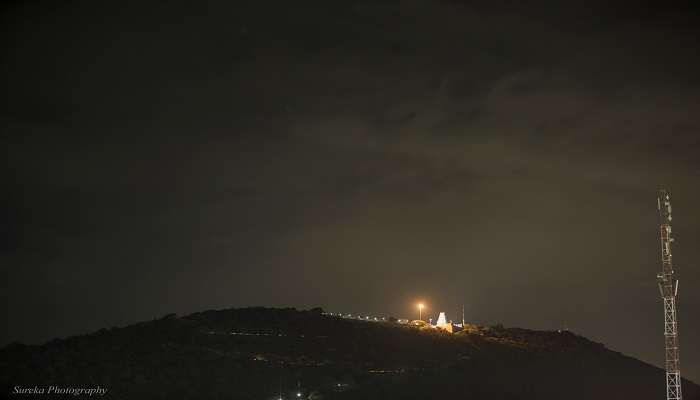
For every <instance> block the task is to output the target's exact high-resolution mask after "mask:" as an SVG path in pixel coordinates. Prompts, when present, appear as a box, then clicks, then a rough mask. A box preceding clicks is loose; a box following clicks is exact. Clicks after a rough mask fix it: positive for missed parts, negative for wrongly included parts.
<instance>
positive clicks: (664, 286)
mask: <svg viewBox="0 0 700 400" xmlns="http://www.w3.org/2000/svg"><path fill="white" fill-rule="evenodd" d="M657 208H658V210H659V219H660V221H659V223H660V228H659V229H660V233H661V273H660V274H658V275H657V278H658V282H659V291H660V292H661V297H662V299H663V302H664V341H665V344H666V400H682V396H681V371H680V364H679V361H678V324H677V322H676V296H677V295H678V279H676V278H675V277H674V272H673V257H672V255H671V243H673V238H672V237H671V220H672V219H673V218H672V217H671V196H669V194H668V192H666V190H663V189H662V190H661V191H660V193H659V197H658V198H657Z"/></svg>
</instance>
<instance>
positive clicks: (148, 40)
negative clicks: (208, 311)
mask: <svg viewBox="0 0 700 400" xmlns="http://www.w3.org/2000/svg"><path fill="white" fill-rule="evenodd" d="M648 4H649V5H646V3H644V4H639V3H634V4H631V3H630V4H624V3H614V4H613V3H610V2H580V3H577V2H567V5H566V6H564V5H562V3H560V2H545V1H543V2H532V3H528V4H525V3H524V2H510V1H503V2H478V3H477V2H461V1H460V2H456V1H444V2H441V1H434V2H430V1H407V2H400V3H399V2H393V1H381V2H374V1H372V2H369V1H367V2H360V1H358V2H343V3H342V4H338V3H337V2H332V3H328V2H302V3H298V2H297V3H289V2H286V3H285V2H235V4H230V3H226V2H220V3H219V2H213V3H208V4H207V5H198V6H196V7H195V6H182V7H179V6H173V5H172V4H165V3H164V4H161V5H159V6H158V5H152V6H144V5H143V4H142V3H129V2H120V3H118V4H113V5H111V6H110V7H106V8H105V6H104V5H97V4H93V3H88V2H85V3H80V2H76V3H70V4H68V3H67V5H64V6H61V7H54V8H48V7H47V5H45V4H42V3H28V4H24V5H18V6H15V7H14V9H12V10H10V11H8V12H6V13H5V14H4V16H3V20H4V21H6V22H7V23H6V24H4V26H6V27H7V35H3V39H2V40H3V45H4V48H5V49H6V57H4V58H3V61H2V64H1V70H2V72H3V76H5V77H6V80H5V82H3V83H4V86H5V87H6V90H4V91H3V92H4V94H5V97H4V99H3V100H4V101H3V110H4V111H3V112H2V115H0V121H2V127H3V134H2V136H1V138H0V140H1V142H0V144H1V145H2V148H3V150H4V154H5V157H4V164H5V166H6V168H4V171H5V172H4V173H3V175H2V176H3V179H4V181H5V182H6V185H5V189H6V194H5V195H3V198H2V199H1V201H2V210H3V213H2V216H3V221H4V223H3V226H2V230H1V231H0V234H1V235H2V236H1V237H2V238H3V245H2V246H1V247H0V250H2V254H1V255H0V257H1V261H2V263H1V265H2V268H1V273H2V280H1V281H2V284H1V286H0V288H1V289H2V290H0V292H1V293H2V295H3V298H2V300H3V302H2V303H3V309H2V313H3V318H4V319H6V320H11V321H15V322H14V323H13V324H10V326H9V328H8V329H6V332H5V333H4V335H3V336H2V339H3V340H5V341H9V340H14V339H21V340H28V341H39V340H46V339H47V338H49V337H53V336H58V335H68V334H75V333H80V332H84V331H86V330H90V329H96V328H99V327H102V326H109V325H116V324H125V323H128V322H133V321H136V320H140V319H145V318H151V317H153V316H156V315H160V314H165V313H168V312H173V311H176V312H180V313H183V312H189V311H197V310H200V309H205V308H217V307H230V306H245V305H251V304H255V305H278V306H297V307H310V306H316V305H321V306H324V307H325V308H327V309H329V310H336V311H348V312H382V313H387V314H395V315H398V316H408V315H410V313H411V312H412V311H413V310H412V308H411V307H412V304H413V303H414V300H415V299H417V298H419V297H421V298H424V299H426V301H428V304H430V306H431V312H436V311H439V310H438V309H437V308H439V309H440V310H442V309H444V310H445V311H447V312H448V313H450V314H452V315H454V314H456V313H458V311H459V310H460V308H461V304H462V303H465V305H466V308H467V316H468V318H469V319H471V320H474V321H476V322H479V323H496V322H503V323H504V324H506V325H520V326H525V327H532V328H541V329H555V328H560V327H562V326H563V325H565V324H566V325H568V326H569V327H570V328H572V329H573V330H575V331H577V332H580V333H582V334H584V335H588V336H591V337H593V338H594V339H596V340H599V341H603V342H605V343H606V344H608V345H609V346H610V347H612V348H614V349H618V350H620V351H623V352H625V353H628V354H630V355H633V356H636V357H640V358H642V359H644V360H648V361H651V362H654V363H656V364H659V363H660V362H661V356H662V350H661V346H662V338H661V335H660V334H659V332H660V327H659V319H660V315H661V310H660V307H661V305H660V301H659V299H657V298H656V296H657V290H656V288H655V285H656V283H655V281H654V279H655V278H654V277H655V275H656V272H657V270H658V268H659V266H658V265H657V264H658V263H657V259H658V255H657V250H656V246H657V245H656V240H657V233H656V215H655V213H656V209H655V201H654V197H655V191H656V189H657V187H659V186H661V185H663V186H666V187H668V188H669V189H670V190H671V193H672V195H673V196H674V197H673V199H674V210H677V214H678V216H677V218H676V219H674V222H675V221H677V224H676V226H675V227H674V231H675V232H677V233H678V242H677V243H678V246H677V253H676V257H675V259H676V260H677V261H678V263H679V264H680V267H679V268H678V270H679V273H680V274H681V280H682V281H683V283H682V284H681V299H680V300H681V308H680V310H681V314H680V321H681V326H682V328H681V329H682V331H681V341H682V343H683V346H684V347H683V353H682V357H683V363H684V364H683V365H684V371H687V374H688V376H689V377H691V378H694V379H695V380H698V379H700V378H698V377H699V376H700V375H699V374H700V367H699V365H700V364H699V363H700V354H698V353H697V351H695V347H697V346H693V345H692V338H693V337H697V336H698V330H700V325H698V323H697V321H694V320H693V318H692V315H693V310H695V309H697V308H698V307H699V306H700V298H698V297H697V295H695V291H693V289H692V288H693V287H694V286H697V285H698V284H700V276H699V275H698V273H697V269H693V268H692V260H694V259H697V258H698V256H700V254H698V252H697V250H696V249H695V247H694V246H692V243H694V241H695V239H696V238H697V237H698V235H699V234H700V232H699V231H698V229H697V228H696V227H697V226H700V224H699V222H700V214H698V213H697V212H696V211H695V210H694V207H693V205H694V204H695V203H697V199H698V197H699V196H700V193H698V190H697V184H696V183H697V179H698V173H699V171H700V169H699V168H698V167H699V166H698V162H697V160H696V159H697V157H696V155H697V154H698V152H699V151H700V142H699V141H698V135H697V132H698V124H699V123H700V122H699V121H698V117H697V116H698V115H700V113H699V111H700V109H699V108H700V101H699V98H698V88H699V84H700V82H698V80H697V74H696V73H695V71H697V69H698V64H699V63H698V61H699V60H698V56H697V51H695V48H696V43H697V42H696V39H697V30H696V29H695V28H694V27H695V26H696V25H695V24H694V22H695V21H697V13H696V10H695V9H694V7H693V6H692V5H689V4H686V5H684V6H682V7H681V6H680V5H678V6H676V5H665V6H663V7H661V6H659V5H656V6H655V8H654V7H652V6H651V3H648ZM433 308H434V309H433ZM28 316H30V317H28ZM684 338H687V339H684ZM685 343H687V345H686V344H685Z"/></svg>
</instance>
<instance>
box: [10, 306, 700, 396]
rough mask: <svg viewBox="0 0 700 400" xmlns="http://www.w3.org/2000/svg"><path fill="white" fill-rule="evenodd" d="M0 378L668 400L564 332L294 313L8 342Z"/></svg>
mask: <svg viewBox="0 0 700 400" xmlns="http://www.w3.org/2000/svg"><path fill="white" fill-rule="evenodd" d="M0 376H1V377H2V378H1V380H0V384H1V385H2V388H1V390H2V391H3V393H5V394H9V396H10V398H20V397H22V396H24V397H25V398H26V395H19V394H17V395H13V390H14V388H15V386H18V387H42V386H48V385H56V386H63V387H91V386H97V385H99V386H100V387H103V388H107V389H108V392H107V393H106V394H105V395H104V396H103V397H98V398H111V399H166V398H167V399H272V398H279V396H280V394H281V395H282V397H283V398H285V399H291V398H304V399H435V398H442V397H447V396H449V397H453V398H473V399H486V398H488V399H613V398H626V399H649V400H651V399H654V400H658V399H661V398H664V396H665V386H664V371H663V370H661V369H659V368H656V367H654V366H651V365H649V364H645V363H643V362H641V361H638V360H636V359H633V358H631V357H627V356H625V355H622V354H620V353H617V352H614V351H611V350H608V349H606V348H605V347H604V346H603V345H602V344H599V343H595V342H592V341H590V340H588V339H586V338H584V337H581V336H578V335H575V334H573V333H571V332H568V331H553V332H549V331H548V332H544V331H531V330H526V329H518V328H503V327H500V326H495V327H482V326H475V325H471V326H469V327H468V329H466V330H465V331H463V332H459V333H456V334H448V333H444V332H441V331H437V330H434V329H430V328H425V327H423V328H420V327H411V326H406V325H402V324H398V323H396V322H367V321H359V320H353V319H346V318H339V317H335V316H329V315H325V314H324V313H322V310H321V309H313V310H309V311H297V310H295V309H291V308H289V309H269V308H244V309H228V310H220V311H204V312H199V313H195V314H191V315H187V316H183V317H178V316H176V315H174V314H171V315H168V316H166V317H163V318H161V319H156V320H153V321H148V322H142V323H138V324H135V325H131V326H127V327H124V328H112V329H101V330H99V331H97V332H94V333H92V334H88V335H84V336H75V337H70V338H67V339H55V340H52V341H50V342H48V343H46V344H44V345H40V346H34V345H23V344H18V343H15V344H11V345H9V346H6V347H5V348H3V349H1V350H0ZM683 383H684V387H683V390H684V398H685V399H686V400H694V399H700V387H698V386H697V385H695V384H693V383H691V382H688V381H684V382H683ZM297 393H299V396H297ZM76 397H77V398H81V397H83V396H76ZM93 397H94V396H93Z"/></svg>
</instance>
